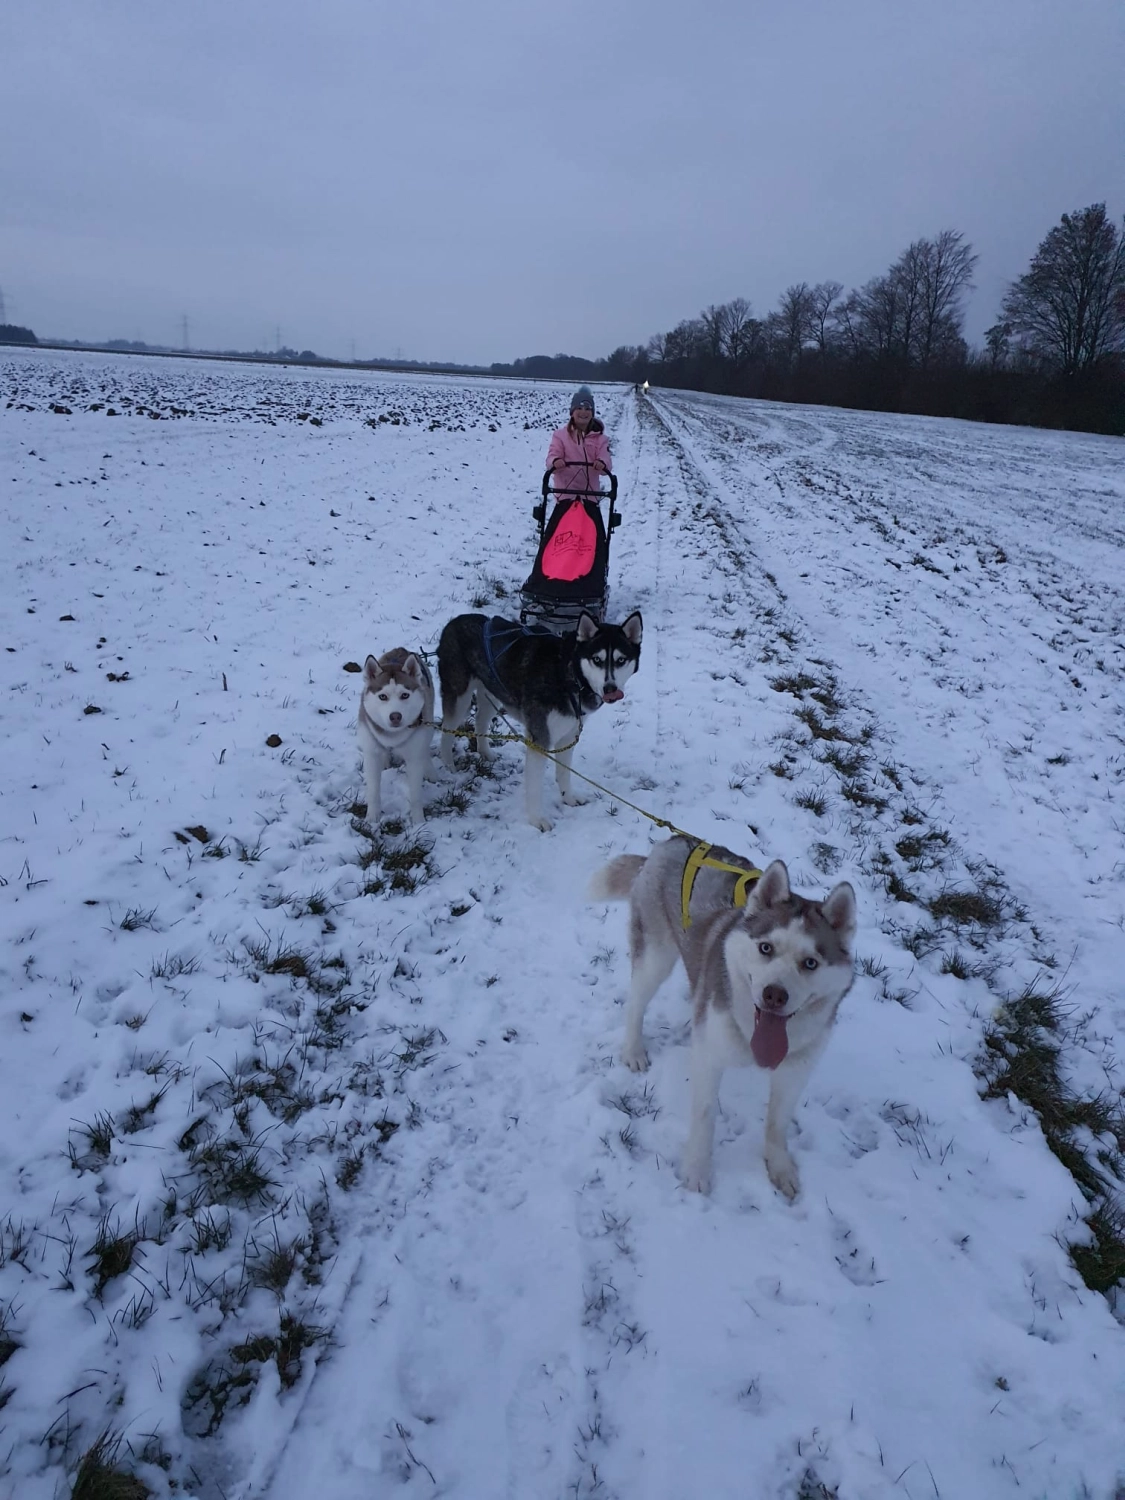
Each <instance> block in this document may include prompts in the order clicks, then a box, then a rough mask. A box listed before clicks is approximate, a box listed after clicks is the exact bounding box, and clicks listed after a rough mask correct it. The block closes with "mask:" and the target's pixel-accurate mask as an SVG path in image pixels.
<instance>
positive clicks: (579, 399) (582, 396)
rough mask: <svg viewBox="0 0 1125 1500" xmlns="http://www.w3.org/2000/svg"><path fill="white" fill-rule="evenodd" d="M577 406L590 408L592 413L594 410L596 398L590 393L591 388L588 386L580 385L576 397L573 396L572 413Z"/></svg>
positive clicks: (571, 399)
mask: <svg viewBox="0 0 1125 1500" xmlns="http://www.w3.org/2000/svg"><path fill="white" fill-rule="evenodd" d="M576 406H588V407H589V408H590V410H591V411H593V410H594V398H593V395H592V394H591V392H590V387H589V386H588V385H580V386H579V387H578V389H577V390H576V391H575V393H574V395H573V396H571V398H570V409H571V411H573V410H574V408H575V407H576Z"/></svg>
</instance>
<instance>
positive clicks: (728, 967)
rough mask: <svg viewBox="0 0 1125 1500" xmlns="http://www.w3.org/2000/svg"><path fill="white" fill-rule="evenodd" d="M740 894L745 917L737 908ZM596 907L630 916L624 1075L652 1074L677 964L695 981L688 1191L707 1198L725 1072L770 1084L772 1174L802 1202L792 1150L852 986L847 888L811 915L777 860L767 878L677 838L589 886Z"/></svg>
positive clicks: (737, 859) (628, 857) (626, 860)
mask: <svg viewBox="0 0 1125 1500" xmlns="http://www.w3.org/2000/svg"><path fill="white" fill-rule="evenodd" d="M699 850H702V851H704V852H703V854H702V855H700V854H699V853H698V851H699ZM693 867H694V869H693ZM738 893H741V895H742V898H743V900H744V902H745V904H744V905H742V906H737V905H734V904H733V902H734V900H735V898H736V894H738ZM590 896H591V898H592V899H594V900H601V901H621V900H625V899H626V898H628V900H629V903H630V923H629V946H630V952H631V955H632V961H633V972H632V984H631V988H630V992H629V1002H628V1008H627V1010H626V1013H625V1043H624V1046H623V1048H622V1052H621V1060H622V1061H623V1062H624V1063H625V1065H626V1066H627V1067H630V1068H633V1069H635V1070H636V1071H638V1072H643V1071H644V1070H645V1069H646V1068H647V1067H648V1054H647V1053H646V1051H645V1045H644V1038H643V1035H642V1028H643V1024H644V1014H645V1008H646V1007H647V1005H648V1002H649V1001H650V1000H651V999H652V997H653V995H654V994H655V993H656V991H657V989H658V988H659V987H660V985H661V984H663V982H664V980H665V979H667V977H668V975H669V974H670V973H671V972H672V969H673V968H674V966H675V963H676V959H677V958H678V957H680V958H682V959H683V961H684V967H685V968H686V970H687V974H688V980H689V982H690V984H691V1001H692V1043H691V1092H692V1103H691V1130H690V1133H689V1135H688V1139H687V1145H686V1146H685V1148H684V1154H683V1160H682V1162H681V1166H680V1178H681V1181H682V1182H683V1184H684V1186H685V1187H687V1188H690V1189H692V1190H693V1191H694V1192H699V1193H706V1192H709V1191H710V1187H711V1152H712V1144H713V1137H714V1125H715V1109H716V1107H717V1105H718V1100H719V1084H720V1082H721V1080H722V1075H723V1072H724V1070H725V1069H726V1068H745V1067H758V1068H764V1069H767V1070H768V1071H769V1072H770V1075H771V1076H770V1096H769V1106H768V1110H767V1115H766V1145H765V1160H766V1170H767V1172H768V1173H769V1176H770V1181H771V1182H772V1183H773V1185H774V1186H775V1187H776V1188H777V1189H778V1191H779V1192H781V1193H784V1194H785V1196H786V1197H787V1198H794V1197H796V1195H797V1192H798V1190H799V1187H800V1179H799V1176H798V1172H797V1163H796V1162H795V1161H794V1160H793V1157H792V1155H791V1153H790V1151H789V1146H788V1143H787V1140H786V1137H787V1134H788V1129H789V1125H790V1122H791V1120H792V1118H793V1115H794V1112H795V1110H796V1108H797V1104H798V1102H799V1100H800V1097H801V1094H802V1092H803V1090H804V1087H805V1084H806V1082H807V1080H808V1077H809V1074H810V1073H811V1071H812V1068H813V1065H814V1064H815V1063H816V1061H817V1059H818V1058H819V1056H820V1054H821V1052H822V1051H823V1050H824V1046H825V1043H826V1042H827V1040H828V1035H829V1032H830V1031H831V1029H832V1023H833V1021H834V1020H835V1018H836V1011H837V1008H838V1007H839V1004H840V1001H841V1000H842V999H843V998H844V996H845V995H846V994H847V992H848V990H849V989H850V988H851V984H852V979H853V977H854V964H855V960H854V943H855V926H856V909H855V892H854V891H853V890H852V887H851V886H850V885H849V884H848V883H847V881H841V883H840V884H839V885H837V886H836V887H835V888H834V889H833V890H832V891H830V892H829V894H828V895H827V896H826V897H825V899H824V900H823V901H809V900H807V899H806V898H805V897H804V896H798V895H796V894H795V893H794V892H792V891H791V890H790V889H789V873H788V871H787V870H786V868H785V865H784V864H783V863H782V862H781V860H779V859H778V860H774V862H773V863H772V864H771V865H769V866H768V867H767V868H766V869H765V870H764V871H762V872H760V873H759V872H757V871H755V870H754V867H753V865H752V864H751V863H750V862H749V861H747V860H745V859H743V858H742V857H741V856H740V855H737V854H732V853H731V852H730V850H728V849H722V848H719V847H718V846H714V847H709V846H708V845H706V844H699V843H698V842H697V841H696V840H694V839H690V838H687V837H684V836H682V835H677V836H676V837H675V838H671V839H668V840H667V841H666V842H665V843H662V844H657V845H656V846H655V848H654V849H653V850H652V852H651V853H650V854H649V855H648V856H647V857H645V856H643V855H636V854H623V855H621V856H620V857H619V858H617V859H615V860H613V861H611V863H610V864H608V865H606V866H605V868H604V869H602V870H599V871H598V872H597V874H596V875H595V876H594V878H593V881H592V882H591V886H590Z"/></svg>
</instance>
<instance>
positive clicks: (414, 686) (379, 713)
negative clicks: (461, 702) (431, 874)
mask: <svg viewBox="0 0 1125 1500" xmlns="http://www.w3.org/2000/svg"><path fill="white" fill-rule="evenodd" d="M356 730H357V733H358V735H359V745H360V749H361V750H362V751H363V776H364V780H365V782H366V783H367V821H368V822H369V823H377V822H378V820H379V817H380V814H381V810H382V780H383V772H384V771H385V770H386V769H387V767H388V766H389V765H390V763H391V757H392V756H395V757H397V758H399V759H401V761H402V763H403V766H404V768H405V770H406V785H407V790H408V792H409V796H410V818H411V821H412V822H414V823H421V822H423V821H424V820H425V816H426V815H425V813H424V812H423V810H422V778H423V777H424V776H425V774H426V771H427V769H428V767H429V764H430V745H431V743H432V741H433V737H434V683H433V678H432V677H431V676H430V671H429V668H428V667H427V666H426V663H425V662H424V661H423V660H422V658H421V657H420V656H415V654H414V653H413V652H412V651H407V649H406V647H405V646H396V647H395V649H394V650H393V651H388V652H387V653H386V655H385V656H380V657H378V658H376V657H374V656H369V657H368V658H367V660H366V661H365V662H364V664H363V691H362V693H361V695H360V700H359V720H358V723H357V724H356Z"/></svg>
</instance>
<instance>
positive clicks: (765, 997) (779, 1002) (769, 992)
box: [762, 984, 789, 1010]
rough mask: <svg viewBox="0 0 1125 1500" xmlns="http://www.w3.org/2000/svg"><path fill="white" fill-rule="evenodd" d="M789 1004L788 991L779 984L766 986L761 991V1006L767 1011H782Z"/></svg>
mask: <svg viewBox="0 0 1125 1500" xmlns="http://www.w3.org/2000/svg"><path fill="white" fill-rule="evenodd" d="M788 1003H789V991H788V990H787V989H785V988H784V986H783V985H780V984H767V985H766V987H765V989H764V990H763V991H762V1004H763V1005H764V1006H765V1008H766V1009H767V1010H784V1008H785V1007H786V1005H788Z"/></svg>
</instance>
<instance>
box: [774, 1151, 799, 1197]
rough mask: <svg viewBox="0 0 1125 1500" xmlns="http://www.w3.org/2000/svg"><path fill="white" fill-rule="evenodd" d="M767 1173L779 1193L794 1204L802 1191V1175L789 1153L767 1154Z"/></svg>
mask: <svg viewBox="0 0 1125 1500" xmlns="http://www.w3.org/2000/svg"><path fill="white" fill-rule="evenodd" d="M766 1171H767V1172H768V1173H769V1179H770V1181H771V1182H772V1183H773V1185H774V1187H775V1188H776V1189H777V1190H778V1192H779V1193H781V1194H782V1195H783V1196H784V1197H786V1198H788V1199H789V1201H790V1203H792V1201H793V1199H794V1198H795V1197H796V1196H797V1194H798V1193H799V1192H800V1191H801V1175H800V1173H799V1172H798V1171H797V1163H796V1162H795V1161H794V1160H793V1158H792V1157H791V1156H790V1155H789V1152H788V1151H785V1152H780V1151H776V1152H767V1154H766Z"/></svg>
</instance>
